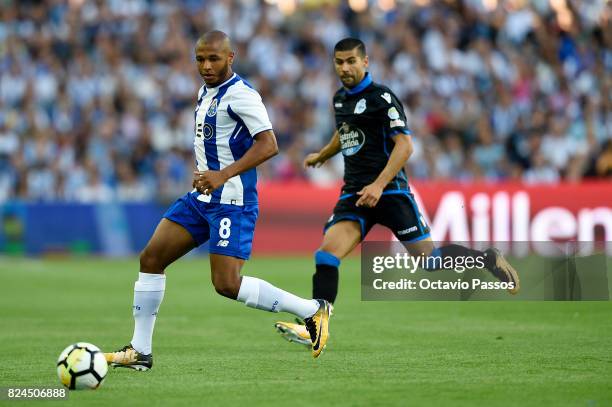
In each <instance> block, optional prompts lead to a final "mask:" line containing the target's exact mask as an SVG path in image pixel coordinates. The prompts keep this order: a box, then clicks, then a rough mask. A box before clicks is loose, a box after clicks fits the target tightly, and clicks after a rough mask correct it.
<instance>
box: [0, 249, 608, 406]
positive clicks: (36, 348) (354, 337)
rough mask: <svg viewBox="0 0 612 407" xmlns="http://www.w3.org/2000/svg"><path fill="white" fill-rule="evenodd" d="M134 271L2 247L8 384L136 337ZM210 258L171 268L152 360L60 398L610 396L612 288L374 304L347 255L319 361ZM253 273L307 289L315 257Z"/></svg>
mask: <svg viewBox="0 0 612 407" xmlns="http://www.w3.org/2000/svg"><path fill="white" fill-rule="evenodd" d="M137 270H138V261H137V260H136V259H127V260H103V259H96V258H74V259H64V260H62V259H60V260H46V259H45V260H30V259H14V258H2V259H0V355H1V360H0V362H1V364H0V386H11V385H14V386H57V385H58V384H59V381H58V379H57V376H56V372H55V362H56V358H57V356H58V355H59V353H60V351H61V350H62V349H63V348H64V347H65V346H67V345H69V344H70V343H73V342H77V341H87V342H92V343H94V344H96V345H98V346H99V347H101V348H102V349H103V350H113V349H115V348H118V347H120V346H123V345H125V344H126V343H128V342H129V340H130V339H131V334H132V316H131V303H132V289H133V282H134V280H135V278H136V274H137ZM208 270H209V269H208V261H207V259H206V258H195V257H191V258H187V259H184V260H181V261H179V262H177V263H176V264H175V265H173V266H172V267H170V269H169V270H168V276H169V277H168V282H167V289H166V297H165V300H164V303H163V304H162V308H161V310H160V314H159V317H158V321H157V327H156V332H155V337H154V355H155V366H154V368H153V369H152V370H151V371H149V372H144V373H141V372H134V371H128V370H120V369H115V370H110V371H109V374H108V376H107V379H106V381H105V383H104V385H103V386H102V387H101V388H100V389H99V390H97V391H81V392H72V393H71V394H70V396H69V399H68V401H66V402H60V403H57V404H55V403H51V404H53V405H59V404H61V405H74V406H82V405H92V406H109V405H116V406H119V405H121V406H135V405H143V406H169V405H187V406H196V405H200V406H219V405H223V406H244V407H250V406H263V405H267V406H270V405H288V406H309V407H312V406H333V405H338V406H345V405H348V406H393V405H398V406H447V405H448V406H470V407H472V406H487V407H490V406H555V407H556V406H585V407H599V406H601V407H603V406H610V405H612V385H611V384H612V345H611V344H612V303H610V302H567V303H562V302H465V303H459V302H362V301H360V294H359V265H358V259H349V260H347V261H345V262H344V263H343V265H342V270H341V282H340V295H339V297H338V301H337V302H336V308H335V315H334V317H333V318H332V320H331V325H330V331H331V337H330V341H329V342H328V346H327V349H326V351H325V352H324V353H323V355H322V356H321V357H320V358H319V359H317V360H313V359H312V356H311V355H310V352H309V351H307V349H306V348H305V347H303V346H300V345H295V344H290V343H288V342H285V341H284V340H282V339H281V338H280V337H279V336H278V335H277V334H276V333H275V332H274V330H273V323H274V322H275V321H276V320H279V319H287V318H290V316H289V315H288V314H270V313H266V312H262V311H259V310H253V309H250V308H247V307H245V306H244V305H242V304H239V303H237V302H233V301H230V300H228V299H225V298H222V297H220V296H218V295H217V294H216V293H215V292H214V290H213V288H212V285H211V283H210V277H209V271H208ZM244 273H245V274H248V275H253V276H257V277H261V278H264V279H266V280H268V281H269V282H271V283H273V284H275V285H278V286H279V287H282V288H285V289H287V290H290V291H293V292H295V293H296V294H299V295H302V296H310V279H311V274H312V262H311V260H310V259H307V258H255V259H253V260H251V261H249V262H248V263H247V264H246V267H245V269H244ZM8 403H9V402H6V401H4V402H2V401H0V404H3V405H6V404H8ZM51 404H49V405H51ZM13 405H20V406H26V405H41V404H40V401H32V402H19V403H17V402H13Z"/></svg>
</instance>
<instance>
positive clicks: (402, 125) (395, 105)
mask: <svg viewBox="0 0 612 407" xmlns="http://www.w3.org/2000/svg"><path fill="white" fill-rule="evenodd" d="M381 97H382V98H383V99H384V100H385V101H387V103H386V104H385V107H384V108H383V109H382V111H381V115H382V116H383V122H384V124H385V134H387V135H389V136H395V135H397V134H399V133H404V134H412V132H411V131H410V129H409V128H408V123H406V114H405V113H404V106H402V102H400V101H399V99H398V98H397V97H396V96H395V95H394V94H393V93H392V92H384V93H383V94H382V95H381Z"/></svg>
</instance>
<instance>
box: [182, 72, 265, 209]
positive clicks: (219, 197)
mask: <svg viewBox="0 0 612 407" xmlns="http://www.w3.org/2000/svg"><path fill="white" fill-rule="evenodd" d="M270 129H272V124H271V123H270V119H269V118H268V112H267V111H266V108H265V106H264V105H263V102H262V101H261V96H260V95H259V93H257V91H256V90H254V89H253V88H252V87H251V86H250V85H249V84H248V83H247V82H246V81H244V80H243V79H242V78H241V77H240V76H238V75H236V74H234V75H233V76H232V77H231V78H230V79H228V80H227V81H225V82H224V83H222V84H221V85H219V86H217V87H215V88H207V87H206V86H202V87H201V88H200V91H199V92H198V102H197V105H196V109H195V138H194V142H193V144H194V148H195V157H196V165H197V167H198V170H199V171H206V170H215V171H219V170H221V169H223V168H225V167H227V166H229V165H231V164H232V163H233V162H234V161H237V160H239V159H240V158H241V157H242V156H243V155H244V154H245V153H246V151H247V150H248V149H249V148H250V147H251V146H252V145H253V136H255V135H256V134H257V133H260V132H262V131H264V130H270ZM256 184H257V171H256V169H255V168H252V169H250V170H248V171H246V172H244V173H242V174H240V175H237V176H235V177H233V178H230V179H229V180H228V181H227V182H226V183H225V185H223V186H222V187H220V188H219V189H217V190H215V191H214V192H213V193H212V194H211V195H203V194H200V193H198V192H196V191H195V190H194V192H193V193H194V194H197V195H198V196H197V199H198V200H200V201H202V202H210V203H223V204H234V205H248V204H256V203H257V189H256Z"/></svg>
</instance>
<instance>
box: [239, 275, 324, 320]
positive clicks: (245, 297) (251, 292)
mask: <svg viewBox="0 0 612 407" xmlns="http://www.w3.org/2000/svg"><path fill="white" fill-rule="evenodd" d="M237 300H238V301H240V302H244V303H245V304H246V305H247V306H248V307H251V308H257V309H262V310H265V311H270V312H281V311H285V312H289V313H291V314H293V315H295V316H297V317H299V318H302V319H304V318H308V317H311V316H313V315H314V313H315V312H317V310H318V309H319V303H318V302H317V301H316V300H305V299H304V298H300V297H298V296H296V295H293V294H291V293H289V292H287V291H283V290H281V289H280V288H277V287H274V286H273V285H272V284H270V283H268V282H266V281H264V280H260V279H259V278H255V277H247V276H243V277H242V283H241V284H240V291H239V292H238V298H237Z"/></svg>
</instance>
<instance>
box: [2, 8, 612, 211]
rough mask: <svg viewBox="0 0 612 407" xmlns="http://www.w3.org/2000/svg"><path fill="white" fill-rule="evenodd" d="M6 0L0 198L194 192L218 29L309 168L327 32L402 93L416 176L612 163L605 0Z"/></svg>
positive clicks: (563, 169) (597, 169)
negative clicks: (209, 57) (200, 103)
mask: <svg viewBox="0 0 612 407" xmlns="http://www.w3.org/2000/svg"><path fill="white" fill-rule="evenodd" d="M320 3H321V4H320V5H318V6H317V4H319V2H302V1H297V2H285V1H278V2H276V1H273V0H271V1H266V2H254V1H247V0H232V1H221V0H210V1H194V0H180V1H176V2H170V1H167V0H123V1H118V0H91V1H89V0H87V1H72V0H50V1H45V2H41V1H34V0H24V1H16V0H0V202H4V201H7V200H10V199H30V200H54V199H57V200H79V201H85V202H106V201H109V200H112V199H120V200H129V201H133V200H149V199H172V198H174V197H176V196H178V195H180V194H181V193H183V192H184V190H185V189H188V188H190V184H191V176H192V171H193V168H194V159H193V153H192V143H193V139H192V137H193V134H192V133H193V108H194V103H195V95H196V93H197V89H198V88H199V87H200V86H201V85H202V80H201V79H200V78H199V76H198V75H197V71H196V69H195V65H194V63H193V46H194V43H195V40H196V38H197V37H198V36H199V35H200V34H202V33H203V32H205V31H206V30H209V29H213V28H221V29H226V30H229V32H228V34H229V35H230V36H231V37H232V38H233V39H234V41H235V49H236V51H237V55H236V60H235V69H236V71H237V72H238V73H239V74H241V75H243V76H245V77H246V78H247V79H249V81H250V82H251V83H253V85H254V86H255V87H256V88H257V89H258V90H259V91H260V93H261V94H262V97H263V99H264V102H265V104H266V106H267V107H268V111H269V114H270V117H271V120H272V123H273V124H274V128H275V132H276V134H277V137H278V141H279V146H280V147H281V154H280V155H279V156H278V157H277V158H275V159H274V160H273V161H272V162H270V163H266V164H265V165H264V166H263V167H262V168H260V176H261V178H264V179H278V180H293V179H300V178H304V177H309V178H310V179H311V180H312V181H313V182H321V183H329V182H330V181H332V180H334V179H338V178H339V176H340V174H341V173H342V170H341V160H340V159H338V158H335V159H334V160H333V161H332V162H330V164H329V165H326V166H324V167H323V168H322V169H319V170H317V171H308V172H304V171H303V169H302V168H301V162H302V159H303V157H304V155H305V154H306V153H308V152H310V151H313V150H316V149H318V148H320V147H321V146H322V145H324V144H325V143H326V142H327V141H328V140H329V138H330V137H331V135H332V133H333V127H334V126H333V112H332V108H331V97H332V95H333V93H334V92H335V90H336V89H337V88H338V86H339V82H338V80H337V79H336V78H335V76H334V73H333V67H332V65H331V51H332V47H333V45H334V44H335V42H336V41H338V40H339V39H340V38H342V37H344V36H347V35H354V36H358V37H360V38H362V39H363V40H364V41H365V42H366V46H367V48H368V53H369V55H370V71H371V73H372V75H373V76H374V80H376V81H379V82H383V83H385V84H387V85H389V86H390V87H391V88H392V89H393V90H394V91H395V92H396V93H397V94H398V96H399V97H400V98H401V100H402V101H403V103H404V106H405V108H406V114H407V117H408V120H409V123H410V126H411V127H412V129H413V132H414V140H415V152H414V154H413V157H412V158H411V159H410V160H409V162H408V165H407V166H408V169H409V172H410V174H411V176H413V177H416V178H427V179H434V180H435V179H449V178H453V179H458V180H464V181H470V180H475V179H480V178H484V179H488V180H502V179H519V180H520V179H524V180H525V181H527V182H558V181H560V180H562V179H565V180H571V181H580V180H581V179H582V178H583V177H584V176H592V177H606V176H610V173H611V172H612V170H611V168H612V164H611V162H612V158H611V157H612V152H611V151H612V150H611V149H612V147H611V145H612V144H611V141H610V140H611V137H612V113H611V112H612V109H611V106H610V100H611V97H610V96H611V92H612V78H611V75H610V72H611V71H612V51H611V50H612V34H611V31H610V30H609V24H610V17H611V15H612V3H610V2H604V1H598V0H584V1H578V0H555V1H551V0H539V1H534V2H529V1H521V0H463V1H459V0H455V1H453V0H445V1H435V0H419V1H416V0H401V1H400V0H397V1H393V0H391V1H369V2H366V3H364V4H366V6H367V7H366V9H364V10H361V11H356V10H352V9H351V8H350V7H349V5H350V4H356V3H354V2H348V4H347V3H346V2H320Z"/></svg>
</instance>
